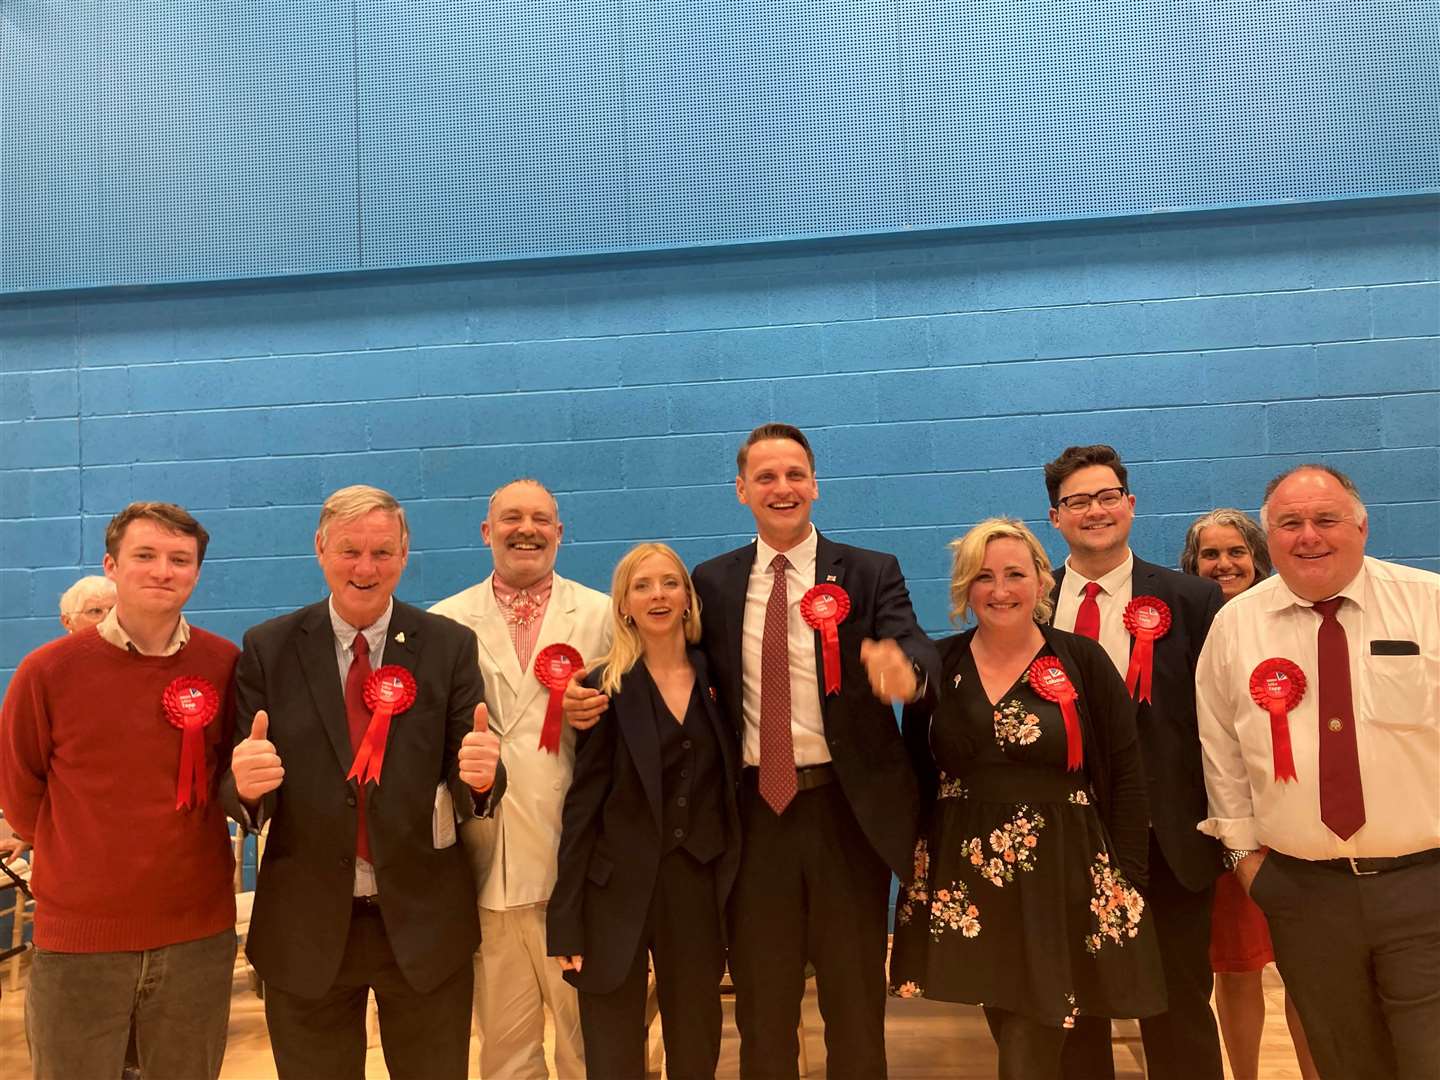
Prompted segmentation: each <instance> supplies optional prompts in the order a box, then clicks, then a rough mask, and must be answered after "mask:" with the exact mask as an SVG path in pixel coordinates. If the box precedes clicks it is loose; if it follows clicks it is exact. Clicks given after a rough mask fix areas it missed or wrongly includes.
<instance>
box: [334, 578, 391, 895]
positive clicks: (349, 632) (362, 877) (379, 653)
mask: <svg viewBox="0 0 1440 1080" xmlns="http://www.w3.org/2000/svg"><path fill="white" fill-rule="evenodd" d="M394 610H395V601H394V600H391V601H390V602H389V603H388V604H386V605H385V611H384V612H383V613H382V614H381V616H380V617H379V618H378V619H376V620H375V621H374V622H373V623H371V624H370V625H369V626H367V627H365V629H364V630H357V629H355V627H353V626H351V625H350V624H349V623H347V622H346V621H345V620H344V619H342V618H341V617H340V613H339V612H338V611H336V610H335V597H334V596H331V597H330V628H331V629H332V630H334V631H335V665H336V668H337V669H338V670H339V672H340V692H341V694H344V692H345V677H346V676H347V675H349V674H350V665H351V663H353V662H354V660H355V637H356V635H357V634H364V635H365V643H366V644H367V645H369V646H370V670H371V671H374V670H375V669H376V668H378V667H379V666H380V665H381V664H383V663H384V662H385V634H386V632H387V631H388V630H389V629H390V615H391V613H392V612H393V611H394ZM379 891H380V890H379V888H378V887H377V886H376V884H375V867H374V866H373V865H371V863H370V862H369V861H368V860H366V859H362V858H360V856H358V855H357V856H355V895H356V896H373V895H374V894H375V893H377V892H379Z"/></svg>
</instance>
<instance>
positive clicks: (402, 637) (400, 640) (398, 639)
mask: <svg viewBox="0 0 1440 1080" xmlns="http://www.w3.org/2000/svg"><path fill="white" fill-rule="evenodd" d="M395 640H396V642H398V643H399V644H401V645H404V644H405V631H404V630H401V631H400V632H399V633H398V634H396V635H395Z"/></svg>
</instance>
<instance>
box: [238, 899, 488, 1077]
mask: <svg viewBox="0 0 1440 1080" xmlns="http://www.w3.org/2000/svg"><path fill="white" fill-rule="evenodd" d="M459 959H460V960H461V961H462V962H461V963H460V964H459V965H458V966H457V967H456V968H455V974H454V975H452V976H450V977H449V978H448V979H446V980H445V981H444V982H443V983H441V984H440V985H439V986H437V987H436V988H435V989H434V990H432V991H430V992H429V993H428V994H421V993H417V992H416V991H415V990H414V989H412V988H411V986H410V984H409V983H408V982H406V981H405V976H404V975H403V974H401V972H400V968H399V966H398V965H397V964H396V962H395V954H394V952H393V951H392V950H391V948H390V941H389V939H388V938H387V937H386V935H385V923H384V922H383V921H382V919H381V918H380V912H379V911H378V910H372V911H369V912H365V913H361V912H360V911H358V910H357V912H356V913H355V914H354V915H353V916H352V917H351V919H350V937H349V939H348V940H347V941H346V942H345V957H344V959H343V960H342V961H341V962H340V972H339V974H337V975H336V976H335V982H334V984H333V985H332V986H331V987H330V989H329V990H328V991H326V993H325V994H324V995H323V996H322V997H318V998H304V997H300V996H298V995H296V994H291V993H287V992H286V991H284V990H281V989H279V988H278V987H275V986H272V985H271V984H269V983H267V984H266V985H265V1023H266V1025H267V1026H268V1027H269V1029H270V1047H271V1050H272V1051H273V1052H274V1054H275V1071H276V1073H277V1074H278V1076H279V1077H280V1080H364V1076H365V1005H366V1002H367V999H368V997H369V991H370V990H371V989H372V988H373V989H374V991H375V1003H376V1005H377V1006H378V1007H379V1010H380V1044H381V1048H382V1050H383V1052H384V1054H385V1066H386V1068H387V1069H388V1070H389V1072H390V1076H391V1077H392V1080H402V1078H403V1080H411V1078H413V1080H465V1077H466V1075H467V1072H468V1070H467V1066H468V1062H469V1057H470V998H471V995H472V993H473V991H474V985H475V968H474V965H473V964H472V963H471V958H470V957H469V956H468V955H467V956H464V957H460V958H459Z"/></svg>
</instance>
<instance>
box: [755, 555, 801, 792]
mask: <svg viewBox="0 0 1440 1080" xmlns="http://www.w3.org/2000/svg"><path fill="white" fill-rule="evenodd" d="M789 566H790V562H789V560H788V559H786V558H785V556H784V555H776V556H775V558H774V559H773V560H772V561H771V563H770V572H771V574H773V575H774V577H775V584H774V585H772V586H771V587H770V601H769V603H767V604H766V605H765V634H764V636H763V637H762V638H761V639H760V797H761V798H762V799H764V800H765V801H766V802H767V803H769V804H770V809H772V810H774V811H775V813H776V814H783V813H784V812H785V808H786V807H787V806H789V805H790V800H791V799H793V798H795V790H796V784H795V739H794V737H793V736H792V735H791V734H790V630H789V622H788V608H789V603H788V594H787V593H786V589H785V571H786V569H787V568H788V567H789Z"/></svg>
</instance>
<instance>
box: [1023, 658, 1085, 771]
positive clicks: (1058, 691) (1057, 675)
mask: <svg viewBox="0 0 1440 1080" xmlns="http://www.w3.org/2000/svg"><path fill="white" fill-rule="evenodd" d="M1025 675H1026V678H1027V679H1028V681H1029V683H1030V688H1031V689H1032V690H1034V691H1035V692H1036V693H1037V694H1039V695H1040V696H1041V697H1043V698H1044V699H1045V700H1046V701H1053V702H1055V703H1056V704H1057V705H1059V706H1060V715H1061V716H1063V717H1064V718H1065V768H1066V769H1068V770H1069V771H1070V772H1077V771H1078V770H1079V768H1080V766H1081V765H1083V764H1085V747H1084V746H1083V745H1082V743H1081V738H1080V710H1079V709H1077V708H1076V707H1075V703H1076V702H1077V701H1079V700H1080V694H1079V692H1078V691H1077V690H1076V689H1075V684H1074V683H1072V682H1071V681H1070V676H1069V675H1068V674H1066V672H1065V668H1064V666H1063V665H1062V664H1061V663H1060V660H1059V658H1058V657H1054V656H1040V657H1037V658H1036V659H1035V662H1034V663H1033V664H1031V665H1030V670H1029V671H1027V672H1026V673H1025Z"/></svg>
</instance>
